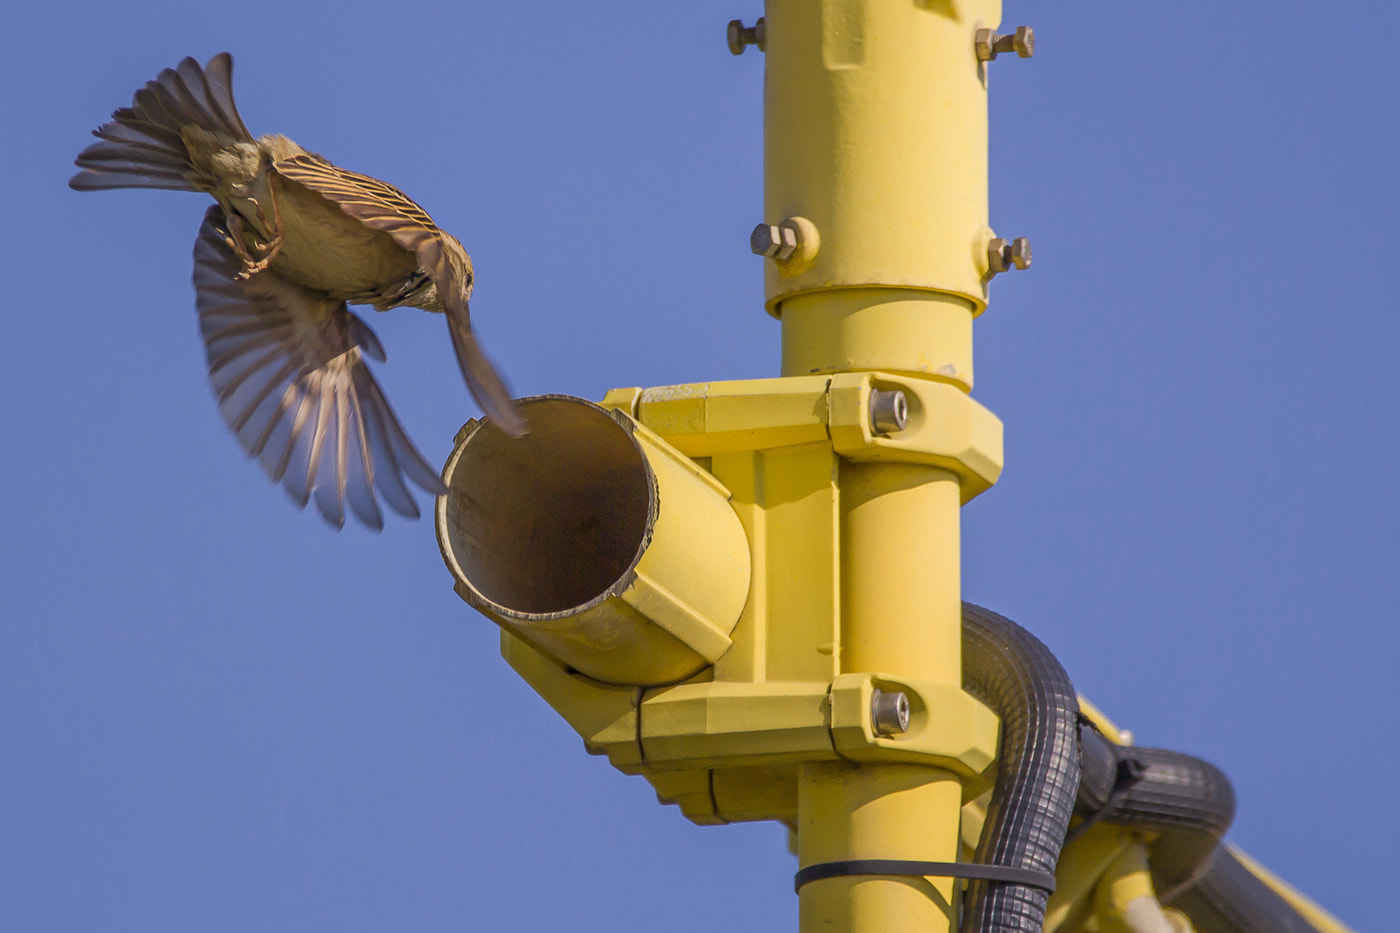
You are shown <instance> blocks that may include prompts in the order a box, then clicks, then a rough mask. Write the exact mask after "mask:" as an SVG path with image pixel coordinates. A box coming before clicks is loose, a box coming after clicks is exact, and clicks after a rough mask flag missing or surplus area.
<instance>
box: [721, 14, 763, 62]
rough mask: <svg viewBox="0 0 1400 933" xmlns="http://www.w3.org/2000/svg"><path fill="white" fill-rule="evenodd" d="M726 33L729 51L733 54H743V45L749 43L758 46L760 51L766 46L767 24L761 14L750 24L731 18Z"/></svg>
mask: <svg viewBox="0 0 1400 933" xmlns="http://www.w3.org/2000/svg"><path fill="white" fill-rule="evenodd" d="M728 35H729V51H730V52H732V53H733V54H735V55H743V54H744V49H745V47H747V46H750V45H756V46H758V50H759V51H760V52H762V51H763V50H764V49H766V48H767V47H768V24H767V23H765V22H764V19H763V17H762V16H760V17H759V18H758V21H757V22H756V23H754V24H753V25H752V26H745V25H744V21H743V20H741V19H731V20H730V21H729V30H728Z"/></svg>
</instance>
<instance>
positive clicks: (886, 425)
mask: <svg viewBox="0 0 1400 933" xmlns="http://www.w3.org/2000/svg"><path fill="white" fill-rule="evenodd" d="M908 425H909V402H908V400H907V399H905V397H904V392H903V391H901V390H899V389H892V390H890V391H889V392H884V391H882V390H880V389H871V390H870V430H871V431H872V432H873V433H875V434H884V435H889V434H897V433H899V432H900V431H903V430H904V429H905V428H906V427H908Z"/></svg>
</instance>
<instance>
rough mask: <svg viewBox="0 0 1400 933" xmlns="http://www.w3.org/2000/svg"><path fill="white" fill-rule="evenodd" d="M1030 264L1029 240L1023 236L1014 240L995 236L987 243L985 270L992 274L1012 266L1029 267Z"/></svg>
mask: <svg viewBox="0 0 1400 933" xmlns="http://www.w3.org/2000/svg"><path fill="white" fill-rule="evenodd" d="M1030 265H1031V241H1030V240H1028V239H1026V238H1025V237H1023V236H1018V237H1017V238H1016V239H1014V240H1010V241H1008V240H1004V239H1002V238H1001V237H997V238H996V239H995V240H992V242H990V243H988V244H987V271H988V272H989V273H990V274H992V275H997V274H999V273H1002V272H1005V271H1007V270H1008V269H1010V268H1011V267H1012V266H1015V267H1016V268H1017V269H1029V268H1030Z"/></svg>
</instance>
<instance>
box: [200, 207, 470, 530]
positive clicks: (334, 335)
mask: <svg viewBox="0 0 1400 933" xmlns="http://www.w3.org/2000/svg"><path fill="white" fill-rule="evenodd" d="M242 268H243V264H242V262H241V261H240V260H239V259H238V257H237V256H236V255H235V254H234V251H233V247H232V246H231V245H230V239H229V233H228V228H227V225H226V222H225V217H224V213H223V210H222V209H221V208H219V207H217V206H216V207H211V208H209V210H208V212H207V213H205V215H204V224H203V226H201V227H200V229H199V238H198V239H197V240H196V241H195V246H194V287H195V304H196V307H197V308H198V310H199V328H200V332H201V334H202V335H203V337H204V344H205V349H206V352H207V353H208V358H209V381H210V382H211V383H212V384H213V387H214V393H215V395H216V396H217V397H218V400H219V410H220V412H221V413H222V414H223V416H224V420H225V421H226V422H228V426H229V428H231V429H232V430H233V433H234V434H235V435H236V436H237V437H238V440H239V443H241V444H242V445H243V448H244V449H245V450H246V451H248V453H249V455H251V456H254V457H257V458H258V461H259V462H260V463H261V464H262V466H263V469H264V470H266V471H267V474H268V476H270V477H271V478H272V481H273V482H276V483H281V484H282V485H283V486H285V487H286V489H287V492H288V493H289V494H290V495H291V497H292V499H293V501H295V502H296V503H297V504H298V505H299V506H303V507H304V506H305V505H306V503H307V501H308V499H310V498H313V497H314V498H315V500H316V507H317V509H318V510H319V511H320V513H321V515H322V516H323V517H324V518H325V519H326V520H327V521H328V522H330V523H331V524H333V525H335V526H336V527H340V526H341V525H343V524H344V522H345V503H346V502H347V501H348V502H349V503H350V509H351V511H353V512H354V513H355V515H356V516H358V517H359V519H360V520H361V521H362V522H364V523H365V524H366V525H368V526H370V527H371V528H375V529H379V528H381V527H383V524H384V519H383V516H382V514H381V513H380V510H379V505H378V502H377V498H376V496H375V490H376V489H377V490H378V491H379V494H380V495H381V496H383V497H384V500H385V501H386V502H387V503H388V504H389V505H390V507H392V508H393V509H394V511H396V512H398V513H399V514H401V515H406V516H408V517H410V518H417V517H418V514H419V512H418V505H417V503H415V502H414V501H413V497H412V495H410V494H409V491H408V487H407V486H406V485H405V484H404V477H407V478H409V479H411V480H412V481H413V482H414V483H416V484H418V485H419V486H421V487H422V488H423V489H425V490H427V491H428V492H430V493H432V494H434V495H443V494H445V493H446V492H447V489H446V488H445V487H444V486H443V484H442V480H441V479H440V478H439V477H438V474H437V471H435V470H434V469H433V468H432V467H431V466H429V465H428V462H427V461H426V460H424V459H423V456H422V454H420V453H419V452H418V451H417V449H416V448H414V446H413V443H412V441H410V440H409V439H408V435H407V434H406V433H404V429H403V428H402V427H401V426H400V425H399V421H398V418H397V417H395V415H394V411H393V409H392V408H390V407H389V402H388V401H387V400H386V399H385V398H384V393H383V392H382V391H381V390H380V388H379V385H378V383H376V382H375V381H374V377H373V376H372V375H371V374H370V371H369V367H368V366H367V365H366V364H365V362H364V359H363V358H362V355H361V354H362V352H363V353H365V354H368V355H370V356H372V357H374V358H375V359H378V360H383V359H384V350H383V348H382V347H381V346H380V344H379V340H378V339H377V338H376V337H375V336H374V332H373V331H371V330H370V329H369V326H368V325H366V324H365V323H364V322H363V321H361V320H360V319H359V318H358V317H356V316H355V315H354V314H352V313H351V312H350V309H349V308H347V307H346V306H345V302H343V301H335V300H333V299H331V298H328V297H326V296H325V295H324V294H322V293H320V292H317V291H314V290H312V289H308V288H304V287H302V286H300V285H297V284H294V283H292V282H289V281H287V280H286V279H283V278H281V277H279V276H278V275H276V274H275V273H273V272H272V271H270V270H269V271H263V272H258V273H255V274H254V275H252V276H251V277H249V278H247V279H239V278H238V274H239V272H240V271H241V270H242Z"/></svg>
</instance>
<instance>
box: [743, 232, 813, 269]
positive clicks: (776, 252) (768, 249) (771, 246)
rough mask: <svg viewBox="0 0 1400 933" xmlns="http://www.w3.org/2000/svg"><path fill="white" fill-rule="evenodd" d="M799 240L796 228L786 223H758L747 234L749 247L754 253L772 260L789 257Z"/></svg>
mask: <svg viewBox="0 0 1400 933" xmlns="http://www.w3.org/2000/svg"><path fill="white" fill-rule="evenodd" d="M800 242H801V241H800V240H799V239H798V237H797V230H796V229H795V228H794V227H792V226H789V225H786V224H783V225H781V226H780V225H777V224H759V225H758V226H757V227H754V228H753V233H751V234H749V249H751V250H753V252H754V255H755V256H767V257H768V258H769V259H771V260H773V261H774V262H785V261H787V260H789V259H791V258H792V255H793V253H796V252H797V247H798V245H799V243H800Z"/></svg>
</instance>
